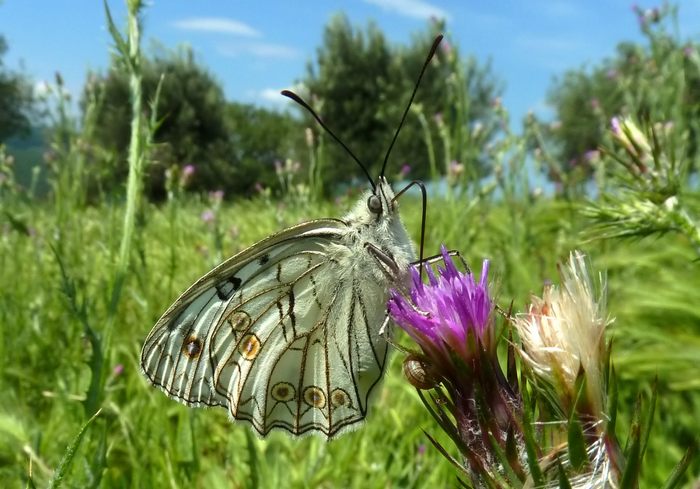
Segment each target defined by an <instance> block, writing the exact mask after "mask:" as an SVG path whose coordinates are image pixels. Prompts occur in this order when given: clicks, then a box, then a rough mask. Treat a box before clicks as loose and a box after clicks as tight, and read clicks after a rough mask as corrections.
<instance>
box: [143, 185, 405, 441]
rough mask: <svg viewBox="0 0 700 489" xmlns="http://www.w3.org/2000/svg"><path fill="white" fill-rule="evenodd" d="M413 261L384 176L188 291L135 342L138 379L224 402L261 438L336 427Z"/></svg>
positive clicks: (365, 398) (347, 416)
mask: <svg viewBox="0 0 700 489" xmlns="http://www.w3.org/2000/svg"><path fill="white" fill-rule="evenodd" d="M414 260H415V251H414V248H413V244H412V242H411V240H410V239H409V237H408V234H407V232H406V229H405V227H404V225H403V223H402V222H401V220H400V217H399V214H398V209H397V207H396V202H395V201H394V193H393V191H392V189H391V187H390V185H389V184H388V183H387V182H386V180H385V179H384V178H383V177H380V179H379V181H378V183H377V185H376V188H375V189H373V190H372V191H371V192H368V193H367V194H365V195H364V196H363V197H362V198H361V199H360V201H358V203H357V204H356V206H355V207H354V208H353V209H352V210H351V211H350V212H349V213H348V214H347V215H346V216H345V217H344V218H343V219H319V220H314V221H309V222H306V223H302V224H299V225H297V226H293V227H291V228H289V229H287V230H284V231H281V232H279V233H277V234H274V235H272V236H270V237H268V238H266V239H264V240H262V241H260V242H259V243H257V244H255V245H253V246H251V247H250V248H248V249H246V250H244V251H242V252H240V253H239V254H237V255H234V256H233V257H231V258H229V259H228V260H227V261H225V262H224V263H222V264H221V265H219V266H218V267H216V268H215V269H214V270H212V271H211V272H209V273H208V274H206V275H205V276H204V277H202V278H201V279H200V280H198V281H197V282H196V283H195V284H194V285H192V286H191V287H190V288H189V289H187V290H186V291H185V292H184V293H183V294H182V295H181V296H180V298H178V299H177V300H176V302H175V303H174V304H173V305H172V306H171V307H170V308H169V309H168V310H167V311H166V312H165V314H163V316H162V317H161V318H160V320H159V321H158V322H157V323H156V325H155V326H154V328H153V330H152V331H151V333H150V334H149V336H148V338H147V339H146V342H145V344H144V347H143V351H142V356H141V366H142V370H143V372H144V374H145V375H146V377H147V378H148V379H149V380H150V381H151V382H152V383H153V384H154V385H156V386H158V387H159V388H161V389H162V390H163V391H164V392H165V393H166V394H168V395H169V396H170V397H172V398H174V399H177V400H179V401H181V402H183V403H185V404H187V405H190V406H202V405H205V406H222V407H226V408H228V410H229V413H230V414H231V416H232V417H233V418H235V419H240V420H245V421H248V422H250V423H251V424H252V426H253V427H254V428H255V430H256V431H257V432H258V433H259V434H260V435H265V434H267V433H268V432H269V431H270V430H272V429H275V428H279V429H284V430H287V431H289V432H290V433H292V434H294V435H302V434H304V433H308V432H314V433H321V434H324V435H325V436H327V437H328V438H333V437H335V436H338V435H340V434H342V433H344V432H346V431H348V430H349V429H352V427H353V425H355V424H356V423H358V422H360V421H362V420H363V419H364V417H365V415H366V413H367V408H368V404H369V398H370V394H371V393H372V390H373V388H374V387H375V386H376V385H377V383H378V382H379V381H380V379H381V377H382V373H383V370H384V366H385V363H386V357H387V350H388V346H387V342H386V338H385V337H384V335H383V334H382V333H381V332H380V329H381V327H382V325H383V322H384V318H385V313H386V300H387V297H388V291H389V289H390V288H391V287H394V286H397V285H399V283H400V282H402V281H404V280H407V275H408V274H407V270H408V266H409V264H410V263H411V262H412V261H414Z"/></svg>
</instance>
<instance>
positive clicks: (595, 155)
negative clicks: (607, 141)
mask: <svg viewBox="0 0 700 489" xmlns="http://www.w3.org/2000/svg"><path fill="white" fill-rule="evenodd" d="M583 159H584V160H586V162H588V163H595V162H597V161H598V160H599V159H600V151H598V150H597V149H589V150H588V151H586V152H585V153H583Z"/></svg>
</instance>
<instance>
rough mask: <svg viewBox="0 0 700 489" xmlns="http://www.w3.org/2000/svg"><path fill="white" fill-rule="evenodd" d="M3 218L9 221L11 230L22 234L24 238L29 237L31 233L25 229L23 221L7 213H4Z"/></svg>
mask: <svg viewBox="0 0 700 489" xmlns="http://www.w3.org/2000/svg"><path fill="white" fill-rule="evenodd" d="M5 217H7V220H8V221H10V226H12V229H14V230H15V231H17V232H18V233H20V234H24V235H25V236H31V233H30V232H29V227H27V225H26V224H25V223H24V221H22V220H20V219H19V218H17V217H15V216H13V215H12V214H10V213H9V212H7V211H5Z"/></svg>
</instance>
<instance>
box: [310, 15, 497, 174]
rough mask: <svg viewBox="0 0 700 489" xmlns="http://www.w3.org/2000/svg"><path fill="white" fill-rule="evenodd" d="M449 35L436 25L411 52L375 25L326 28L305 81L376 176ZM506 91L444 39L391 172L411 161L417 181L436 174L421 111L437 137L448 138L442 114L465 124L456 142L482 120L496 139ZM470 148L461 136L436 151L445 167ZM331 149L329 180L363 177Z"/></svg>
mask: <svg viewBox="0 0 700 489" xmlns="http://www.w3.org/2000/svg"><path fill="white" fill-rule="evenodd" d="M443 30H444V25H443V24H442V23H439V22H433V23H431V24H430V25H429V26H428V29H427V30H426V31H425V32H424V33H422V34H420V35H416V36H415V37H414V39H413V41H412V43H411V44H410V45H409V46H392V45H390V44H389V43H388V42H387V40H386V38H385V36H384V34H383V33H382V32H381V31H380V30H379V28H378V27H377V26H376V25H375V24H373V23H370V24H368V25H367V26H366V28H365V29H364V30H361V29H357V28H354V27H353V26H352V25H351V24H350V23H349V21H348V20H347V18H346V17H345V16H342V15H340V16H336V17H334V18H333V19H332V20H331V21H330V23H329V24H328V25H327V27H326V30H325V33H324V42H323V45H322V46H321V47H319V48H318V50H317V59H316V61H315V63H313V64H310V65H309V66H308V69H307V74H306V76H305V77H304V79H303V81H302V85H303V89H304V90H306V92H305V94H306V95H307V96H308V97H309V98H310V100H309V101H310V102H311V104H312V105H313V106H314V108H315V109H316V110H317V111H318V112H319V113H320V114H321V116H322V118H323V119H324V120H325V122H326V123H327V124H328V125H329V126H330V127H331V128H332V130H333V131H334V132H335V133H336V134H337V135H338V136H339V137H340V139H341V140H342V141H343V142H345V143H346V144H347V145H348V146H349V147H350V148H351V149H352V151H353V152H355V154H356V155H357V156H358V157H359V158H360V160H361V161H363V162H364V163H365V164H366V166H369V167H371V169H370V173H371V174H372V175H373V176H376V175H377V174H378V173H379V171H380V166H381V163H382V160H383V158H384V155H385V153H386V150H387V148H388V146H389V143H390V141H391V138H392V137H393V135H394V132H395V130H396V128H397V126H398V124H399V121H400V119H401V115H402V113H403V111H404V109H405V107H406V104H407V103H408V99H409V96H410V94H411V92H412V90H413V87H414V85H415V82H416V77H417V76H418V73H419V71H420V68H421V66H422V65H423V63H424V61H425V57H426V55H427V53H428V49H429V47H430V45H431V44H432V42H433V39H434V37H435V35H436V34H437V33H438V32H441V31H443ZM499 93H500V87H499V86H498V83H497V81H496V80H495V79H494V78H493V76H492V75H491V74H490V70H489V68H488V67H481V66H480V65H478V63H476V62H475V61H474V60H473V59H471V58H470V59H468V60H466V61H465V60H462V59H461V57H460V56H459V53H458V50H457V48H456V47H455V46H452V45H451V43H450V42H449V40H446V41H444V42H443V45H442V48H441V49H440V50H439V51H438V53H437V55H436V58H435V59H434V60H433V63H432V64H431V66H430V67H429V68H428V70H427V71H426V74H425V77H424V80H423V82H422V83H421V87H420V89H419V92H418V95H417V98H416V102H417V103H416V106H415V110H414V111H413V112H412V113H411V114H409V117H408V119H407V121H406V124H405V126H404V128H403V129H402V132H401V135H400V137H399V140H398V141H397V143H396V146H395V148H394V149H393V153H392V156H391V160H390V163H389V164H390V168H389V169H388V170H387V173H389V174H390V173H392V172H394V173H395V172H397V171H398V168H399V167H400V165H401V164H402V163H409V164H410V165H411V166H412V167H413V168H414V171H413V173H412V176H415V177H423V176H425V175H427V174H428V165H427V164H426V161H427V160H428V159H429V158H430V155H429V151H428V145H427V138H426V126H425V125H421V120H420V117H417V116H416V114H417V113H420V112H423V113H424V119H425V120H427V131H428V132H429V133H430V136H431V137H432V138H435V139H437V138H440V137H447V136H445V134H442V133H440V130H441V126H440V124H438V123H436V119H435V118H434V117H433V116H434V115H436V114H437V115H438V118H440V119H441V123H442V122H445V123H448V124H450V125H452V126H453V127H457V126H459V128H458V130H457V131H455V132H454V133H453V134H452V135H451V136H454V135H455V134H458V133H459V135H460V136H461V135H463V133H465V132H471V128H472V127H473V126H474V124H476V123H477V122H479V121H481V122H483V123H484V124H483V126H482V127H483V128H484V131H483V132H482V136H483V137H484V140H489V139H490V138H491V137H492V136H493V134H494V133H495V126H493V125H491V124H489V123H488V122H487V120H488V119H490V117H491V116H490V107H491V103H492V101H493V100H494V99H495V98H496V97H497V96H498V95H499ZM426 113H427V114H428V115H427V116H425V114H426ZM308 121H309V125H310V126H311V127H316V126H315V125H313V124H312V122H311V120H310V119H308ZM443 128H444V126H443ZM468 142H469V141H468V140H467V138H464V137H459V138H458V139H457V140H455V141H452V143H453V144H452V145H451V146H449V145H439V144H436V145H435V147H434V150H433V151H434V153H437V160H439V161H449V160H450V159H457V158H458V157H460V156H458V155H462V156H464V157H465V158H467V152H465V149H466V148H467V145H468ZM454 143H456V144H454ZM326 148H327V159H328V160H329V161H331V162H333V164H332V165H326V166H325V167H326V168H327V171H326V172H325V179H326V180H327V181H328V180H330V181H334V182H337V181H347V180H349V179H350V178H351V177H353V176H356V177H361V178H362V172H361V170H360V169H359V168H358V167H357V165H353V164H352V163H351V160H350V158H348V156H347V155H345V154H344V152H343V151H342V150H341V149H339V148H338V147H337V145H335V144H334V143H331V144H328V145H326ZM447 153H449V154H447ZM433 156H435V155H433ZM468 160H469V161H463V163H466V164H470V165H473V166H474V167H475V168H477V171H475V173H478V174H483V173H484V172H485V171H487V170H486V168H485V167H484V162H483V161H482V160H480V159H479V157H478V155H476V154H471V156H470V157H469V158H468Z"/></svg>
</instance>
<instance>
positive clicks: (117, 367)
mask: <svg viewBox="0 0 700 489" xmlns="http://www.w3.org/2000/svg"><path fill="white" fill-rule="evenodd" d="M123 372H124V365H122V364H121V363H118V364H116V365H115V366H114V368H113V369H112V375H114V376H115V377H119V376H120V375H121V374H122V373H123Z"/></svg>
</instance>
